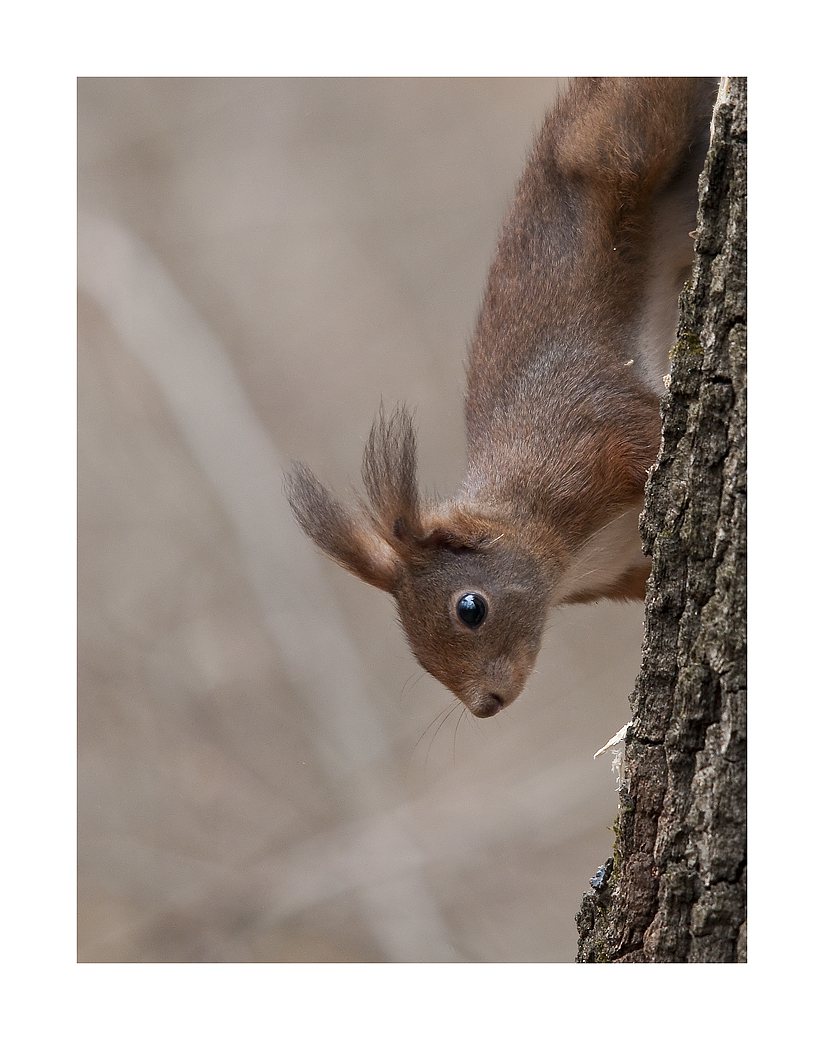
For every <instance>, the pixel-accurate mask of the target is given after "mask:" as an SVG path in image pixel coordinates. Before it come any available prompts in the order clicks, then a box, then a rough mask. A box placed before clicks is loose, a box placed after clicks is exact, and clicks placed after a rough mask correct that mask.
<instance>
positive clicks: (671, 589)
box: [576, 78, 747, 962]
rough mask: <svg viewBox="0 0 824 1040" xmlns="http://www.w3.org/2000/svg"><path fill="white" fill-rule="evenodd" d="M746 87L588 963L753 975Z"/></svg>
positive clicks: (665, 410)
mask: <svg viewBox="0 0 824 1040" xmlns="http://www.w3.org/2000/svg"><path fill="white" fill-rule="evenodd" d="M746 154H747V102H746V79H744V78H733V79H731V80H730V81H729V91H728V96H727V99H726V101H724V102H723V103H721V104H719V106H718V108H717V110H716V114H715V121H714V128H713V137H712V143H711V145H710V150H709V154H708V156H707V163H706V166H705V169H704V174H703V175H702V179H701V186H700V191H699V221H698V232H697V235H696V262H695V267H694V269H693V277H694V281H693V282H692V283H691V284H690V285H688V286H687V288H686V290H685V292H684V294H683V296H682V301H681V305H682V309H681V323H680V326H679V334H678V344H677V347H676V350H675V352H674V357H673V366H672V376H671V382H670V387H669V393H668V394H667V395H666V397H665V399H664V401H663V404H662V419H663V441H662V446H661V453H660V455H659V459H658V462H657V465H656V466H655V467H654V469H653V470H652V472H651V474H650V478H649V481H648V483H647V489H646V505H645V511H644V513H643V515H642V517H641V533H642V538H643V541H644V546H645V551H646V552H647V553H650V554H651V555H652V561H653V562H652V576H651V579H650V584H649V586H648V593H647V609H646V626H645V636H644V649H643V657H642V664H641V672H640V675H639V677H638V680H637V682H636V686H635V690H634V693H633V695H632V697H631V708H632V721H631V723H630V727H629V730H628V733H627V738H626V744H625V772H624V777H623V779H622V782H621V785H620V794H619V813H618V819H617V821H616V828H615V830H616V835H617V840H616V842H615V849H614V857H613V859H614V866H613V869H612V873H611V874H610V872H609V869H610V866H612V864H609V865H608V866H607V868H606V870H603V869H602V871H600V872H599V874H600V876H599V877H596V879H594V880H595V884H596V885H597V886H598V889H597V890H596V891H594V892H592V893H589V894H587V895H585V896H584V899H583V903H582V905H581V910H580V912H579V913H578V916H577V918H576V920H577V923H578V930H579V934H580V938H579V946H578V957H577V960H578V961H579V962H597V961H601V962H617V961H623V962H644V961H669V962H672V961H690V962H718V961H727V962H729V961H743V960H746V714H745V713H746V631H745V625H746V613H745V611H746V202H747V183H746Z"/></svg>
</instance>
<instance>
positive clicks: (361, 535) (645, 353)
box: [286, 78, 718, 718]
mask: <svg viewBox="0 0 824 1040" xmlns="http://www.w3.org/2000/svg"><path fill="white" fill-rule="evenodd" d="M717 89H718V80H717V79H716V80H706V79H675V78H660V79H646V78H645V79H580V80H576V81H574V82H573V84H572V85H571V87H570V89H569V91H568V92H567V93H566V94H565V95H564V96H562V97H561V98H560V100H559V101H558V102H557V104H556V105H555V107H554V108H553V109H552V110H551V111H550V112H549V114H548V115H547V117H546V121H545V122H544V125H543V128H542V129H541V131H540V133H539V135H538V138H537V141H536V144H535V147H534V150H533V152H532V154H531V157H530V158H529V161H528V163H527V166H526V170H525V172H524V174H523V176H522V178H521V181H520V184H519V186H518V189H517V193H516V196H515V201H514V203H513V205H512V208H511V211H510V213H509V216H508V218H507V220H506V223H505V224H504V228H503V231H502V232H501V235H500V239H499V241H498V246H497V250H496V253H495V256H494V258H493V260H492V266H491V269H490V272H489V280H488V284H487V288H486V293H485V295H484V298H483V303H482V305H481V311H480V315H479V318H478V323H477V328H476V330H475V334H474V338H473V341H472V345H471V349H470V354H469V362H468V368H467V387H466V398H465V416H466V431H467V472H466V476H465V478H464V481H463V485H462V487H461V489H460V490H459V491H458V492H457V494H456V495H455V496H454V497H452V498H450V499H448V500H446V501H440V502H437V501H425V500H424V499H423V498H422V497H421V495H420V493H419V490H418V482H417V474H416V448H415V432H414V429H413V425H412V422H411V420H410V416H409V413H408V412H407V411H406V409H405V408H403V407H400V408H399V409H398V410H397V411H395V412H394V413H393V414H392V415H390V416H386V415H385V414H384V412H383V409H381V411H380V413H379V415H378V417H377V419H376V420H375V423H374V425H373V427H372V431H371V433H370V435H369V439H368V442H367V445H366V449H365V452H364V457H363V466H362V477H363V483H364V485H365V488H366V493H367V500H363V501H358V502H357V503H356V504H354V505H347V504H344V503H343V502H341V501H340V500H339V499H337V498H336V497H334V496H333V495H332V494H331V493H330V492H329V491H328V490H327V489H326V488H325V487H323V485H321V484H320V483H319V482H318V480H317V479H316V478H315V477H314V475H313V474H312V473H311V471H310V470H309V469H307V468H306V467H305V466H304V465H303V464H301V463H295V464H294V466H293V469H292V472H291V473H290V474H289V475H288V477H287V481H286V491H287V495H288V496H289V499H290V502H291V505H292V509H293V511H294V514H295V517H296V518H297V520H298V522H299V524H300V525H301V527H302V528H303V530H304V531H305V532H306V534H307V535H308V536H309V537H310V538H311V539H313V541H314V542H315V543H316V544H317V545H318V546H319V547H320V548H321V549H322V550H323V551H324V552H326V553H327V554H328V555H329V556H330V557H331V558H332V559H333V560H335V561H337V562H338V563H339V564H341V565H342V566H343V567H345V568H346V569H347V570H349V571H351V572H352V573H353V574H356V575H357V576H358V577H359V578H361V579H363V581H365V582H368V583H369V584H370V585H374V586H376V587H377V588H379V589H382V590H383V591H385V592H388V593H390V594H391V595H392V596H393V597H394V598H395V600H396V603H397V608H398V613H399V616H400V620H401V623H402V625H403V628H404V631H405V633H406V637H407V640H408V642H409V645H410V647H411V649H412V651H413V653H414V654H415V656H416V658H417V659H418V661H419V662H420V663H421V664H422V665H423V667H424V668H426V669H427V670H428V671H429V672H430V673H431V674H432V675H433V676H435V678H436V679H439V680H440V681H441V682H442V683H443V684H444V685H445V686H446V687H447V688H448V689H450V690H451V691H452V692H453V693H454V694H456V695H457V697H458V698H459V699H460V700H461V701H463V703H464V704H465V705H466V706H467V707H468V708H469V710H470V711H471V712H472V714H473V715H475V716H477V717H478V718H487V717H489V716H491V715H495V714H496V713H497V712H498V711H500V710H501V709H502V708H504V707H507V706H508V705H510V704H511V703H512V702H513V701H514V700H515V698H516V697H517V696H518V694H519V693H520V692H521V690H522V689H523V687H524V684H525V682H526V680H527V677H528V676H529V674H530V672H531V671H532V669H533V666H534V664H535V659H536V657H537V655H538V651H539V649H540V645H541V638H542V634H543V630H544V627H545V624H546V622H547V618H548V616H549V614H550V612H551V611H552V610H553V609H554V608H555V607H557V606H558V605H559V604H562V603H584V602H588V601H591V600H596V599H600V598H604V597H605V598H608V599H635V598H640V599H643V597H644V593H645V584H646V579H647V577H648V575H649V571H650V564H649V560H648V559H646V558H645V557H644V556H643V555H642V552H641V544H640V536H639V533H638V515H639V512H640V510H641V507H642V504H643V492H644V483H645V481H646V476H647V471H648V470H649V468H650V466H652V464H653V463H654V461H655V458H656V455H657V452H658V447H659V443H660V435H661V423H660V418H659V399H660V396H661V394H662V393H663V390H664V383H663V378H664V376H665V375H666V372H667V370H668V367H669V362H668V353H669V350H670V349H671V347H672V345H673V344H674V342H675V330H676V323H677V316H678V295H679V292H680V290H681V289H682V288H683V286H684V283H685V281H686V280H687V278H688V277H689V273H690V266H691V263H692V257H693V243H692V239H691V237H690V231H691V230H693V229H694V228H695V224H696V212H697V185H698V175H699V173H700V171H701V168H702V166H703V162H704V158H705V156H706V151H707V147H708V143H709V127H710V120H711V115H712V108H713V103H714V100H715V95H716V93H717Z"/></svg>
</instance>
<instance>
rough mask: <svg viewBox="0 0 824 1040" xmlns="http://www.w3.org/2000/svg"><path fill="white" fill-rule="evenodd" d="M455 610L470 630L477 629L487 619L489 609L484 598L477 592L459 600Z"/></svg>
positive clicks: (469, 593)
mask: <svg viewBox="0 0 824 1040" xmlns="http://www.w3.org/2000/svg"><path fill="white" fill-rule="evenodd" d="M455 609H456V611H457V613H458V617H459V618H460V619H461V621H463V623H464V624H465V625H466V626H467V627H468V628H477V627H478V625H480V624H481V623H482V622H483V620H484V618H485V617H486V613H487V611H488V610H489V607H488V606H487V604H486V600H485V599H484V598H483V596H479V595H478V593H477V592H467V594H466V595H465V596H461V598H460V599H459V600H458V605H457V607H456V608H455Z"/></svg>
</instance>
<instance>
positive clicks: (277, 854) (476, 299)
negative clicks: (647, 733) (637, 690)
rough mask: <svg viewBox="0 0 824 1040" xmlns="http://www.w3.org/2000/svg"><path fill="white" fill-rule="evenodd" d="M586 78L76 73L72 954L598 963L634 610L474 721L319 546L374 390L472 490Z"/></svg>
mask: <svg viewBox="0 0 824 1040" xmlns="http://www.w3.org/2000/svg"><path fill="white" fill-rule="evenodd" d="M564 82H565V81H562V80H553V79H540V80H539V79H525V80H514V79H392V80H386V79H361V80H359V79H347V80H336V79H266V80H255V79H81V80H80V81H79V83H78V134H79V147H78V159H79V174H78V185H79V217H78V221H79V254H78V257H79V259H78V270H79V297H78V319H79V348H78V364H79V369H78V385H79V605H78V620H79V749H78V764H79V780H78V783H79V787H78V808H79V820H78V828H79V830H78V851H79V863H78V901H79V902H78V958H79V960H81V961H293V962H297V961H331V962H341V961H351V962H424V961H429V962H442V961H453V962H456V961H467V962H512V961H520V962H524V961H527V962H535V961H571V960H573V959H574V956H575V950H576V942H577V933H576V928H575V921H574V918H575V913H576V911H577V909H578V906H579V904H580V899H581V895H582V894H583V892H584V891H585V890H586V889H587V888H588V879H589V877H590V876H591V875H592V874H593V873H594V872H595V870H596V869H597V868H598V866H599V865H600V864H601V863H603V862H604V860H605V858H606V857H607V856H608V855H610V853H611V849H612V843H613V838H614V836H613V833H612V829H611V828H612V822H613V820H614V818H615V816H616V813H617V795H616V793H615V777H614V776H613V774H612V772H611V770H610V756H608V755H607V756H604V757H602V758H599V759H598V760H597V761H593V758H592V756H593V753H594V751H596V750H597V749H598V748H599V747H600V746H601V745H602V744H604V743H605V742H606V741H607V740H608V739H609V738H610V737H611V736H612V734H613V733H615V731H616V730H617V729H619V728H620V727H621V726H622V725H623V724H624V723H625V722H626V721H627V720H628V717H629V710H628V702H627V698H628V694H629V692H630V690H631V687H632V684H633V682H634V679H635V675H636V672H637V667H638V662H639V659H640V644H641V636H642V620H643V608H642V605H619V604H599V605H596V606H594V607H589V606H587V607H571V608H566V609H564V610H562V611H560V612H559V613H558V614H557V615H556V616H555V617H554V618H553V619H552V621H551V624H550V628H549V630H548V631H547V634H546V637H545V640H544V648H543V651H542V654H541V657H540V659H539V662H538V668H537V671H536V674H535V675H534V676H533V678H532V679H531V681H530V683H529V685H528V687H527V689H526V691H525V692H524V693H523V694H522V695H521V697H520V698H519V699H518V701H516V702H515V704H514V705H513V706H512V707H511V708H509V709H508V710H507V711H506V712H504V713H502V714H501V715H498V716H495V717H494V718H492V719H488V720H484V721H479V720H476V719H474V718H472V717H471V716H469V715H468V714H466V713H463V712H462V711H461V709H460V706H459V705H458V707H457V708H456V710H451V709H452V708H453V707H454V706H455V705H457V702H456V701H455V700H454V698H452V696H451V695H450V694H449V693H447V691H446V690H444V689H443V688H442V687H440V686H439V685H438V684H437V683H436V682H435V680H433V679H431V678H430V677H429V676H428V675H426V674H425V673H424V672H423V671H422V670H421V669H420V667H419V666H418V665H417V664H416V662H415V661H414V659H413V658H412V656H411V655H410V653H409V652H408V651H407V649H406V647H405V644H404V640H403V636H402V633H401V631H400V628H399V626H398V624H397V622H396V620H395V618H394V611H393V604H392V601H391V599H390V598H389V597H388V596H385V595H383V594H382V593H380V592H378V591H376V590H375V589H372V588H369V587H367V586H366V585H363V584H362V583H361V582H359V581H357V580H356V579H355V578H353V577H350V576H349V575H347V574H346V573H345V572H344V571H342V570H340V569H339V568H338V567H336V566H335V565H334V564H332V563H330V562H328V561H326V560H325V559H323V558H322V557H321V556H320V555H319V554H318V553H317V552H316V551H315V550H314V549H313V547H312V546H311V544H310V543H309V542H308V541H306V539H304V537H303V536H302V535H301V533H300V532H299V530H298V529H297V527H296V526H295V524H294V522H293V521H292V519H291V516H290V513H289V511H288V507H287V505H286V502H285V500H284V498H283V495H282V490H281V484H282V472H283V469H284V467H285V466H287V465H288V462H289V460H290V458H299V459H302V460H304V461H306V462H307V463H308V464H309V465H310V466H311V467H312V468H313V469H314V470H315V472H316V473H317V474H318V476H319V477H320V478H321V479H322V480H324V481H325V482H327V483H328V484H329V485H331V486H332V487H334V488H335V489H337V490H339V491H345V490H346V489H347V487H349V486H350V485H352V484H357V482H358V479H359V478H358V474H359V468H360V457H361V453H362V450H363V445H364V441H365V438H366V435H367V433H368V431H369V427H370V425H371V422H372V418H373V416H374V414H375V412H376V410H377V408H378V405H379V403H380V402H381V400H383V401H384V402H385V403H386V404H387V405H388V406H392V405H394V404H395V403H396V402H398V401H406V402H408V403H409V404H410V405H411V406H412V407H414V409H415V410H416V414H417V424H418V429H419V451H420V473H421V478H422V481H423V482H424V483H425V484H426V485H427V486H428V487H429V488H431V489H436V490H438V491H441V492H443V493H448V492H450V491H452V490H453V489H454V488H455V487H456V485H457V484H458V482H459V481H460V478H461V476H462V464H463V451H464V434H463V419H462V401H461V399H462V384H463V364H464V356H465V351H466V345H467V342H468V340H469V337H470V336H471V333H472V327H473V323H474V319H475V316H476V313H477V309H478V306H479V304H480V299H481V294H482V291H483V288H484V282H485V272H486V268H487V265H488V263H489V260H490V258H491V255H492V251H493V248H494V245H495V241H496V238H497V233H498V229H499V227H500V225H501V223H502V220H503V218H504V215H505V213H506V209H507V206H508V202H509V200H510V199H511V197H512V195H513V193H514V188H515V183H516V180H517V178H518V176H519V174H520V172H521V169H522V167H523V164H524V160H525V158H526V155H527V152H528V150H529V147H530V143H531V140H532V138H533V135H534V133H535V131H536V130H537V128H538V127H539V125H540V122H541V120H542V118H543V115H544V112H545V110H546V108H547V107H548V106H549V105H550V104H551V103H552V100H553V98H554V97H555V96H556V93H557V91H558V90H559V89H563V86H564Z"/></svg>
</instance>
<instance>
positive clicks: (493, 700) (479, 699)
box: [467, 691, 505, 719]
mask: <svg viewBox="0 0 824 1040" xmlns="http://www.w3.org/2000/svg"><path fill="white" fill-rule="evenodd" d="M467 707H468V708H469V710H470V711H471V712H472V714H473V715H474V716H475V718H477V719H488V718H490V717H491V716H492V715H497V714H498V712H499V711H500V710H501V709H502V708H503V707H505V705H504V699H503V697H500V696H499V695H498V694H497V693H488V692H486V691H481V692H478V693H476V694H474V695H473V696H472V697H471V699H470V700H469V701H468V703H467Z"/></svg>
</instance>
